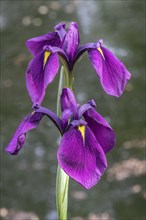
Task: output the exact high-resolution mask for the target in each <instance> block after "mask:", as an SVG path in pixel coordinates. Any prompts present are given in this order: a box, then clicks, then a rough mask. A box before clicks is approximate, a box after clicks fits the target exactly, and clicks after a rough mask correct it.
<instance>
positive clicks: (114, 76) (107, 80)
mask: <svg viewBox="0 0 146 220" xmlns="http://www.w3.org/2000/svg"><path fill="white" fill-rule="evenodd" d="M88 53H89V58H90V61H91V63H92V65H93V68H94V69H95V71H96V73H97V75H98V76H99V79H100V82H101V85H102V87H103V89H104V90H105V92H106V93H107V94H109V95H113V96H116V97H119V96H121V95H122V93H123V91H124V89H125V86H126V84H127V81H128V80H129V79H130V77H131V74H130V73H129V72H128V70H127V69H126V67H125V66H124V64H123V63H122V62H121V61H120V60H118V59H117V58H116V57H115V56H114V55H113V54H112V53H111V52H110V51H109V50H108V49H106V48H105V47H103V46H102V45H101V44H100V42H99V43H98V47H97V49H89V50H88Z"/></svg>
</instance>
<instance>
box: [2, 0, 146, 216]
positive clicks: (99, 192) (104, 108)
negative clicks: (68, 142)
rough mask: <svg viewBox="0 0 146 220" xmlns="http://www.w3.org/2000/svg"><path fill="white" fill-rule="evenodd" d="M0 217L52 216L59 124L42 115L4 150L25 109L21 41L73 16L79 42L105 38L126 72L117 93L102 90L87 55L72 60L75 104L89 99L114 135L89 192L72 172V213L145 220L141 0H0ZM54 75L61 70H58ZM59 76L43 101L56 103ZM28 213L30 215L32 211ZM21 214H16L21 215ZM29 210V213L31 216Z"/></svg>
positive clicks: (24, 55) (25, 58)
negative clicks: (16, 147) (11, 151)
mask: <svg viewBox="0 0 146 220" xmlns="http://www.w3.org/2000/svg"><path fill="white" fill-rule="evenodd" d="M0 18H1V21H0V29H1V145H2V148H1V180H2V181H1V185H0V186H1V192H2V193H1V213H0V215H1V218H2V219H8V220H11V219H15V220H23V219H25V218H24V216H25V215H27V218H26V219H27V220H29V213H30V216H31V215H32V216H31V217H32V219H33V220H37V219H40V220H56V206H55V181H56V180H55V179H56V170H57V159H56V152H57V148H58V131H57V129H56V128H55V127H54V125H53V124H52V123H51V122H50V121H48V120H47V119H43V121H42V122H41V124H40V126H39V127H38V128H37V129H35V130H32V131H31V132H30V133H29V134H28V135H27V142H26V144H25V147H24V148H23V149H22V150H21V152H20V153H19V155H18V156H10V155H8V154H6V153H5V151H4V147H5V146H6V145H7V144H8V142H9V140H10V138H11V137H12V135H13V133H14V131H15V129H16V128H17V126H18V124H19V123H20V121H21V119H22V118H23V117H24V115H26V114H28V113H29V112H30V111H31V105H32V104H31V101H30V98H29V96H28V93H27V90H26V86H25V70H26V68H27V64H28V62H29V61H30V59H31V58H32V57H31V55H30V53H29V52H28V50H27V48H26V46H25V41H26V40H27V39H29V38H32V37H35V36H38V35H42V34H44V33H47V32H51V31H53V27H54V26H55V25H56V24H57V23H59V22H67V23H69V22H70V21H77V22H78V24H79V31H80V39H81V44H83V43H86V42H95V41H98V40H99V39H101V38H102V39H103V40H104V44H105V45H106V46H107V47H108V48H109V49H110V50H111V51H113V53H115V54H116V56H118V57H119V59H120V60H122V62H124V64H125V65H126V67H127V68H128V70H129V71H130V72H131V73H132V79H131V80H130V82H129V83H128V85H127V87H126V90H125V92H124V94H123V95H122V97H121V98H120V99H117V98H114V97H110V96H108V95H106V94H105V92H104V91H103V89H102V88H101V85H100V83H99V81H98V78H97V77H96V74H95V72H94V70H93V69H92V67H91V64H90V61H89V60H88V57H87V54H85V55H84V56H83V58H82V59H81V61H80V62H79V63H77V65H76V67H75V72H74V73H75V93H76V96H77V100H78V102H80V103H86V102H87V101H88V100H90V99H91V98H94V100H95V101H96V103H97V111H98V112H99V113H100V114H101V115H103V116H104V117H105V118H106V120H108V121H109V123H110V124H111V126H112V127H113V128H114V130H115V132H116V135H117V143H116V147H115V149H114V150H113V151H112V152H110V153H109V154H108V156H107V157H108V169H107V171H106V173H105V175H104V176H103V177H102V179H101V181H100V182H99V183H98V184H97V185H96V186H95V187H94V188H92V189H91V190H89V191H87V190H85V189H84V188H83V187H82V186H80V185H79V184H78V183H76V182H75V181H73V180H72V179H70V187H69V209H68V216H69V217H68V218H69V219H71V220H84V219H87V220H109V219H114V220H116V219H118V220H144V219H145V218H146V216H145V209H144V208H145V207H144V199H145V198H146V192H145V189H144V174H145V162H144V147H145V145H146V139H145V137H144V134H145V49H144V48H145V42H146V41H145V37H146V36H145V3H144V1H134V0H133V1H97V0H91V1H80V0H79V1H63V0H62V1H61V0H60V1H41V0H34V1H33V0H29V1H28V0H21V1H16V0H14V1H11V0H10V1H8V0H5V1H4V0H3V1H1V15H0ZM58 75H59V74H58ZM58 79H59V76H57V77H56V78H55V81H54V82H53V83H52V84H51V85H49V86H48V88H47V95H46V96H45V100H44V102H43V106H46V107H49V108H50V109H52V110H55V109H56V97H57V86H58ZM32 213H34V214H32ZM20 216H21V217H20ZM33 216H34V217H33Z"/></svg>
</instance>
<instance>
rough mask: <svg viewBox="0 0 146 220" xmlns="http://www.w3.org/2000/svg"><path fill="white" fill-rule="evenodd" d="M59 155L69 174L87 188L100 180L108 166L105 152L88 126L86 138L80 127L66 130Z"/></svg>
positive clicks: (59, 159)
mask: <svg viewBox="0 0 146 220" xmlns="http://www.w3.org/2000/svg"><path fill="white" fill-rule="evenodd" d="M57 156H58V161H59V164H60V166H61V167H62V169H63V170H64V171H65V172H66V173H67V175H69V176H70V177H72V178H73V179H74V180H76V181H77V182H79V183H80V184H82V185H83V186H84V187H85V188H86V189H90V188H91V187H93V186H94V185H95V184H96V183H97V182H98V181H99V180H100V177H101V176H102V175H103V173H104V171H105V169H106V167H107V161H106V157H105V154H104V152H103V150H102V148H101V147H100V145H99V144H98V143H97V140H96V138H95V136H94V135H93V133H92V131H91V130H90V128H88V126H86V128H85V140H83V137H82V134H81V132H80V131H79V129H78V128H71V129H70V130H69V131H68V132H66V133H65V134H64V135H63V137H62V140H61V143H60V146H59V150H58V154H57Z"/></svg>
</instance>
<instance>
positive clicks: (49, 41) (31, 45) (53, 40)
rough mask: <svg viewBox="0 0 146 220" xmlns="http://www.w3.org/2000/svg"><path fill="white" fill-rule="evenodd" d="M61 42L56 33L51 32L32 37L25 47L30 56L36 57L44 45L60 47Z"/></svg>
mask: <svg viewBox="0 0 146 220" xmlns="http://www.w3.org/2000/svg"><path fill="white" fill-rule="evenodd" d="M60 43H61V40H60V36H59V35H58V34H57V32H51V33H47V34H44V35H42V36H38V37H34V38H31V39H29V40H27V41H26V46H27V48H28V49H29V51H30V52H31V53H32V55H37V54H38V53H40V52H41V51H42V50H43V47H44V46H46V45H50V46H56V47H58V46H60Z"/></svg>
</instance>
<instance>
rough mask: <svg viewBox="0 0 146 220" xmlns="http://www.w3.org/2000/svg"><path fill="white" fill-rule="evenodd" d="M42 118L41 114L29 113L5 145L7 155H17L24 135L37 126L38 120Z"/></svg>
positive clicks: (22, 143) (23, 140) (23, 141)
mask: <svg viewBox="0 0 146 220" xmlns="http://www.w3.org/2000/svg"><path fill="white" fill-rule="evenodd" d="M43 116H44V114H43V113H38V112H37V113H36V112H34V113H31V114H29V115H27V116H26V117H25V118H24V119H23V120H22V122H21V123H20V125H19V127H18V128H17V130H16V132H15V134H14V136H13V137H12V139H11V141H10V143H9V144H8V145H7V147H6V148H5V150H6V151H7V152H8V153H9V154H14V155H15V154H18V152H19V150H21V148H22V147H23V145H24V143H25V139H26V133H27V132H28V131H30V130H32V129H34V128H36V127H37V126H38V125H39V122H40V120H41V119H42V117H43Z"/></svg>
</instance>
